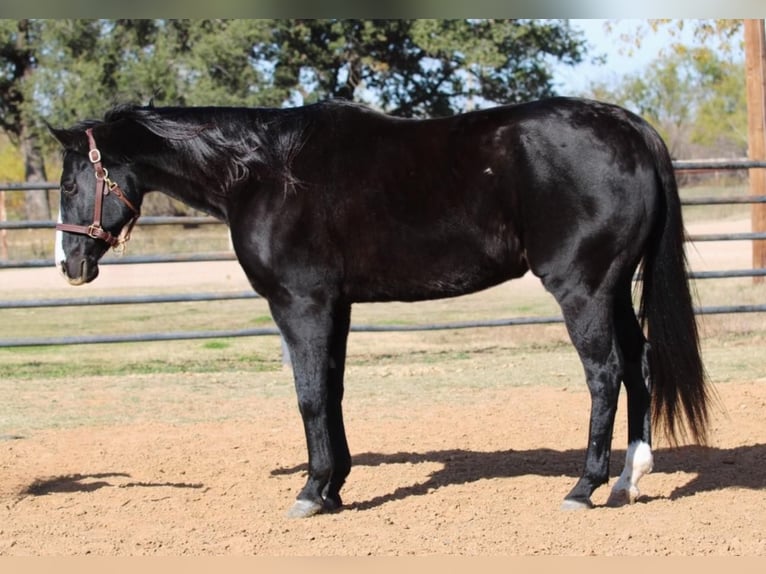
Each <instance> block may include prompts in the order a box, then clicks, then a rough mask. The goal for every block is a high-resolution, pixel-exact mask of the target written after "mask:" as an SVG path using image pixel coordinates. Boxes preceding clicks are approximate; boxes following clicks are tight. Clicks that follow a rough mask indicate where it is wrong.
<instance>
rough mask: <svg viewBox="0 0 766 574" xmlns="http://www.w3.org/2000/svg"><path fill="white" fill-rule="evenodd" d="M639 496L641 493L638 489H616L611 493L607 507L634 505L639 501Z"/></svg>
mask: <svg viewBox="0 0 766 574" xmlns="http://www.w3.org/2000/svg"><path fill="white" fill-rule="evenodd" d="M638 495H639V492H638V489H637V488H631V489H625V488H616V489H614V490H612V492H610V493H609V498H608V499H607V501H606V505H607V506H609V507H611V508H619V507H620V506H628V505H630V504H633V503H634V502H635V501H636V500H637V499H638Z"/></svg>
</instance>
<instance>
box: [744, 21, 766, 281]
mask: <svg viewBox="0 0 766 574" xmlns="http://www.w3.org/2000/svg"><path fill="white" fill-rule="evenodd" d="M745 70H746V75H747V116H748V146H747V147H748V157H749V158H750V159H751V160H756V161H764V160H766V38H764V21H763V20H745ZM748 173H749V180H750V193H751V194H752V195H766V169H763V168H756V169H751V170H749V172H748ZM751 209H752V212H751V213H752V215H751V218H752V231H753V232H754V233H759V232H761V233H762V232H766V205H765V204H763V203H761V204H758V203H754V204H752V207H751ZM752 245H753V269H763V268H766V241H753V243H752ZM763 280H764V278H763V277H762V276H761V277H754V278H753V281H754V282H755V283H762V282H763Z"/></svg>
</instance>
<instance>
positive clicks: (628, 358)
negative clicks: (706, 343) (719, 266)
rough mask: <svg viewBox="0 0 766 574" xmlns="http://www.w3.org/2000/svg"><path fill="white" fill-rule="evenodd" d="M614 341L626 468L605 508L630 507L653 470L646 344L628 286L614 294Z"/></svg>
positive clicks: (649, 384) (649, 386)
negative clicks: (624, 413) (623, 402)
mask: <svg viewBox="0 0 766 574" xmlns="http://www.w3.org/2000/svg"><path fill="white" fill-rule="evenodd" d="M614 313H615V328H616V329H617V340H618V342H619V345H620V348H621V349H622V356H623V361H624V373H623V382H624V383H625V389H626V390H627V393H628V450H627V453H626V455H625V467H624V468H623V471H622V474H620V478H619V479H618V480H617V482H616V483H615V484H614V486H613V487H612V492H611V494H610V495H609V500H608V501H607V505H609V506H621V505H623V504H631V503H633V502H635V501H636V499H637V498H638V496H639V494H640V493H639V490H638V481H639V480H641V477H642V476H644V475H645V474H648V473H649V472H651V470H652V464H653V457H652V449H651V443H652V440H651V423H652V421H651V379H650V373H649V357H648V353H649V343H648V342H647V341H646V339H645V338H644V334H643V332H642V330H641V326H640V325H639V323H638V319H636V314H635V312H634V311H633V305H632V303H631V298H630V283H629V282H628V284H627V285H624V286H623V287H622V288H621V289H620V290H619V291H618V293H617V296H616V298H615V305H614Z"/></svg>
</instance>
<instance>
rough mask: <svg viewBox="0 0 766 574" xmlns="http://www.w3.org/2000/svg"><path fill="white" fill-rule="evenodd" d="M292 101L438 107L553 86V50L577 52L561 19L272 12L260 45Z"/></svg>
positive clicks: (576, 56) (531, 94) (400, 110)
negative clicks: (293, 16)
mask: <svg viewBox="0 0 766 574" xmlns="http://www.w3.org/2000/svg"><path fill="white" fill-rule="evenodd" d="M259 51H260V53H261V55H262V57H263V58H264V60H265V61H267V62H270V63H271V64H272V65H273V69H274V73H273V82H274V87H275V88H277V89H279V88H283V89H287V90H289V91H290V92H291V94H292V96H293V100H294V101H298V102H312V101H316V100H318V99H323V98H328V97H329V98H346V99H353V100H356V101H362V102H366V103H369V104H372V105H377V106H378V107H381V108H383V109H384V110H386V111H389V112H391V113H393V114H396V115H401V116H443V115H449V114H454V113H456V112H459V111H464V110H466V109H469V108H473V107H478V106H481V105H486V104H498V103H513V102H519V101H523V100H528V99H532V98H539V97H544V96H550V95H553V87H552V68H551V64H552V61H553V60H559V61H562V62H565V63H567V64H575V63H577V62H579V61H581V60H582V57H583V55H584V52H585V44H584V41H583V40H582V39H581V38H580V37H579V35H578V34H577V33H575V32H574V31H572V30H571V29H570V28H569V26H568V24H567V23H566V22H564V21H537V20H279V21H276V23H275V25H274V31H273V36H272V40H271V42H269V43H267V44H264V45H262V46H260V47H259Z"/></svg>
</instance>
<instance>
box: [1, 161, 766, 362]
mask: <svg viewBox="0 0 766 574" xmlns="http://www.w3.org/2000/svg"><path fill="white" fill-rule="evenodd" d="M674 167H675V169H676V170H678V171H698V170H737V169H750V168H766V162H762V161H750V160H705V161H696V160H695V161H677V162H674ZM58 187H59V186H58V184H55V183H32V184H30V183H13V184H4V185H0V191H2V190H6V191H28V190H38V189H47V190H55V189H58ZM763 203H766V196H755V195H742V196H729V197H698V198H688V199H683V200H682V205H683V206H705V205H725V204H763ZM140 225H142V226H146V225H186V226H198V225H223V224H222V223H221V222H219V221H218V220H216V219H214V218H212V217H199V216H191V217H190V216H178V217H165V216H162V217H144V218H142V219H141V220H140ZM54 228H55V222H54V221H3V222H0V230H18V229H51V230H53V229H54ZM687 239H688V241H691V242H699V241H763V240H766V233H764V232H749V233H728V234H720V233H718V234H697V235H691V236H689V237H688V238H687ZM234 260H236V257H235V255H234V254H233V253H232V252H228V251H226V252H210V253H201V254H162V255H134V256H125V257H121V258H117V259H110V260H108V261H103V262H102V264H104V265H132V264H147V263H173V262H210V261H234ZM53 265H54V262H53V260H52V259H32V260H24V261H0V270H2V269H20V268H40V267H52V266H53ZM689 277H690V278H691V279H721V278H741V277H766V269H733V270H722V271H695V272H690V273H689ZM258 297H259V296H258V295H257V294H256V293H254V292H252V291H244V292H241V291H240V292H205V293H173V294H163V295H133V296H109V297H84V298H50V299H30V300H5V301H4V300H0V311H2V310H4V309H21V308H26V309H29V308H43V307H77V306H92V305H134V304H152V303H181V302H199V301H222V300H236V299H256V298H258ZM695 312H696V313H698V314H703V315H705V314H728V313H763V312H766V304H764V305H743V304H733V305H724V306H703V307H699V308H697V309H695ZM560 322H563V319H562V318H561V317H560V316H549V317H514V318H507V319H498V320H491V321H464V322H447V323H438V324H423V325H352V327H351V330H352V331H353V332H396V331H435V330H456V329H469V328H479V327H505V326H514V325H539V324H551V323H560ZM273 335H279V331H278V330H277V329H276V328H274V327H264V328H255V329H241V330H216V331H181V332H178V331H177V332H155V333H152V332H146V333H135V334H124V335H82V336H62V337H38V338H23V339H13V338H9V339H0V347H31V346H49V345H82V344H95V343H123V342H148V341H167V340H188V339H210V338H228V337H254V336H273Z"/></svg>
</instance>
